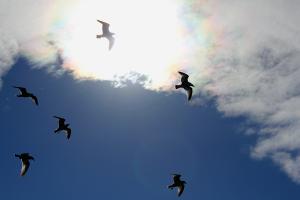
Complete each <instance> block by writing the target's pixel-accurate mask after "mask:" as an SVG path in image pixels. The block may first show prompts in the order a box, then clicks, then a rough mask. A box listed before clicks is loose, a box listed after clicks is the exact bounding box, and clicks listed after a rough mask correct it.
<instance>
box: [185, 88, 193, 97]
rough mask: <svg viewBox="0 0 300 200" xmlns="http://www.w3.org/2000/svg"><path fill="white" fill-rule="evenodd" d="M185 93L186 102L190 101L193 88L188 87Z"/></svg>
mask: <svg viewBox="0 0 300 200" xmlns="http://www.w3.org/2000/svg"><path fill="white" fill-rule="evenodd" d="M186 91H187V93H188V100H191V98H192V95H193V88H192V87H188V89H187V90H186Z"/></svg>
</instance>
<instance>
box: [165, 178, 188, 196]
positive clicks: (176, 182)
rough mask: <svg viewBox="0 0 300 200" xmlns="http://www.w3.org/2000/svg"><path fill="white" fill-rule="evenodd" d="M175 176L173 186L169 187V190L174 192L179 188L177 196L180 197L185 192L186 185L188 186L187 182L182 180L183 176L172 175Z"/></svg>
mask: <svg viewBox="0 0 300 200" xmlns="http://www.w3.org/2000/svg"><path fill="white" fill-rule="evenodd" d="M172 175H173V184H172V185H169V186H168V188H169V189H171V190H173V189H174V188H175V187H177V188H178V192H177V195H178V196H179V197H180V195H181V194H182V193H183V191H184V184H186V182H185V181H182V180H180V177H181V175H180V174H172Z"/></svg>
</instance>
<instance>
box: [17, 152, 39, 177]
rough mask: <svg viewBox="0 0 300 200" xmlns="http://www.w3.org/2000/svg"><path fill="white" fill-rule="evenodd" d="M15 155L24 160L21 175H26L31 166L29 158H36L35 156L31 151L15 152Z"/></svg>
mask: <svg viewBox="0 0 300 200" xmlns="http://www.w3.org/2000/svg"><path fill="white" fill-rule="evenodd" d="M15 157H17V158H19V159H20V160H21V161H22V168H21V176H24V175H25V174H26V172H27V170H28V168H29V166H30V162H29V160H34V157H32V156H31V155H30V154H29V153H21V154H20V155H19V154H15Z"/></svg>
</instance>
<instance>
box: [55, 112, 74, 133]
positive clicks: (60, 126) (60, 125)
mask: <svg viewBox="0 0 300 200" xmlns="http://www.w3.org/2000/svg"><path fill="white" fill-rule="evenodd" d="M53 117H54V118H56V119H58V128H57V129H56V130H55V131H54V133H57V132H59V131H65V133H66V134H67V138H68V139H70V137H71V128H69V125H70V124H65V121H66V119H64V118H62V117H57V116H53Z"/></svg>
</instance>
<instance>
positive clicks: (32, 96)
mask: <svg viewBox="0 0 300 200" xmlns="http://www.w3.org/2000/svg"><path fill="white" fill-rule="evenodd" d="M30 97H31V98H32V100H33V101H34V103H35V104H36V105H37V106H38V105H39V102H38V99H37V97H36V96H34V95H33V94H31V95H30Z"/></svg>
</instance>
